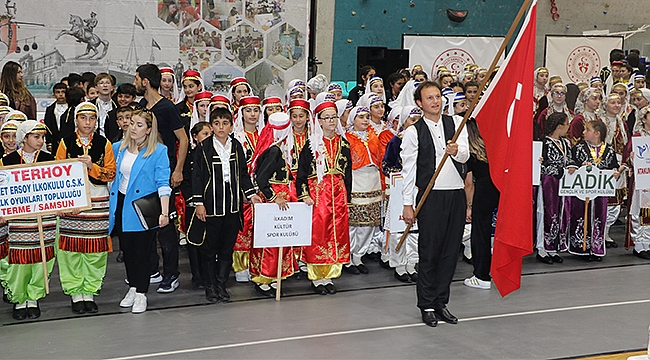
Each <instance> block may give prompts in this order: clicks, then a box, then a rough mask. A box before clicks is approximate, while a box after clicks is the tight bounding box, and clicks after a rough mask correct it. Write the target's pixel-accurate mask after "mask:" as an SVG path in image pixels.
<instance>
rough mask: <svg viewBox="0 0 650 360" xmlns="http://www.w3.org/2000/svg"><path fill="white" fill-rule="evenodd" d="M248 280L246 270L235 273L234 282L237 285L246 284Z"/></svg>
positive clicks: (248, 273)
mask: <svg viewBox="0 0 650 360" xmlns="http://www.w3.org/2000/svg"><path fill="white" fill-rule="evenodd" d="M250 279H251V275H250V272H249V271H248V269H246V270H243V271H240V272H236V273H235V281H237V282H238V283H247V282H249V281H250Z"/></svg>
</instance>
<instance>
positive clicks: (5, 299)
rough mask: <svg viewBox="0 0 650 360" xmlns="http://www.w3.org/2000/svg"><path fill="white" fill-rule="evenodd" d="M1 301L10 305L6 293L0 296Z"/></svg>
mask: <svg viewBox="0 0 650 360" xmlns="http://www.w3.org/2000/svg"><path fill="white" fill-rule="evenodd" d="M2 301H4V302H6V303H7V304H11V301H9V297H7V293H4V294H2Z"/></svg>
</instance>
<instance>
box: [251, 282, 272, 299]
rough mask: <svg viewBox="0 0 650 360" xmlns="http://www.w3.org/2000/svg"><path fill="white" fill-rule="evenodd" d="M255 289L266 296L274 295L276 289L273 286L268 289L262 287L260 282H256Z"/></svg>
mask: <svg viewBox="0 0 650 360" xmlns="http://www.w3.org/2000/svg"><path fill="white" fill-rule="evenodd" d="M255 291H257V293H258V294H260V295H262V296H266V297H274V296H275V294H274V291H273V288H271V287H269V289H268V290H264V289H262V288H261V287H260V286H259V285H258V284H255Z"/></svg>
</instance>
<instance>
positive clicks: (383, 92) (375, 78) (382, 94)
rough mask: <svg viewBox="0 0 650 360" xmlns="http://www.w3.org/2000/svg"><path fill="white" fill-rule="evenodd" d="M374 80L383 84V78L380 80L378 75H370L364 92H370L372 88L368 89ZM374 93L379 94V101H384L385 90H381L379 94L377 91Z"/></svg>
mask: <svg viewBox="0 0 650 360" xmlns="http://www.w3.org/2000/svg"><path fill="white" fill-rule="evenodd" d="M374 82H381V84H382V85H383V84H384V80H382V79H381V78H380V77H379V76H373V77H371V78H370V80H368V82H367V83H366V92H365V94H368V93H372V90H370V88H371V87H372V83H374ZM384 90H385V89H384ZM374 94H375V95H377V96H379V98H380V99H381V101H382V102H383V103H384V104H385V103H386V92H385V91H382V92H381V95H379V94H377V93H374Z"/></svg>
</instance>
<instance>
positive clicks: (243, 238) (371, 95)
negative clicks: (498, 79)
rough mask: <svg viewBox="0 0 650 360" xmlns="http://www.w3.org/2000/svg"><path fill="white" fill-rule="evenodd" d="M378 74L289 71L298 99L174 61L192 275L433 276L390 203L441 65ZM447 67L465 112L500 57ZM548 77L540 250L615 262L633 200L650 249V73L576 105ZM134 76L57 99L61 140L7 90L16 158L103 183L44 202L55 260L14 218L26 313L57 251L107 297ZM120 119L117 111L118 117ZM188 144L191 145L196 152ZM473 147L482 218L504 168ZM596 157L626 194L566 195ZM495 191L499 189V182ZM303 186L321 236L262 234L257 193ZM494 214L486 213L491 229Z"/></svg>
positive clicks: (220, 292) (639, 245)
mask: <svg viewBox="0 0 650 360" xmlns="http://www.w3.org/2000/svg"><path fill="white" fill-rule="evenodd" d="M612 65H614V66H618V65H620V64H618V63H617V62H614V63H612ZM371 70H373V71H374V69H371ZM605 73H607V72H605ZM368 74H369V75H368V76H367V78H366V79H365V81H366V83H365V86H360V89H359V90H358V91H357V92H356V93H355V94H356V95H358V100H357V101H356V102H355V103H354V104H353V103H352V102H351V101H349V100H345V99H342V89H341V88H340V86H339V85H337V84H335V83H332V84H330V85H329V86H325V87H324V89H325V91H323V92H321V93H316V92H315V91H314V89H313V88H314V87H315V86H313V85H312V87H310V86H309V85H308V83H307V82H305V81H302V80H299V79H295V80H292V81H290V82H288V83H287V87H286V92H285V96H284V97H283V98H280V97H273V96H269V97H266V98H264V99H261V98H260V97H258V96H255V95H254V94H253V90H252V88H251V86H250V85H249V84H248V81H247V80H246V78H243V77H239V78H235V79H233V80H232V82H231V84H230V85H231V86H230V89H229V91H228V93H227V94H213V93H211V92H209V91H207V90H206V89H205V88H204V82H203V79H202V77H201V73H199V72H197V71H194V70H188V71H186V72H184V73H183V74H182V79H181V84H182V89H178V88H177V87H176V78H175V76H176V74H174V72H173V70H172V69H170V68H161V69H160V78H161V81H160V88H159V89H158V91H159V93H160V95H161V96H162V97H163V98H167V99H169V100H171V101H173V102H174V103H175V107H176V110H177V111H178V114H179V116H180V119H181V120H182V123H183V126H184V131H185V133H186V135H187V138H188V139H189V140H190V146H189V147H188V150H187V154H186V156H183V157H181V156H179V155H178V154H176V155H177V156H178V158H179V159H181V158H182V159H184V164H183V176H182V178H183V181H182V182H180V185H179V186H178V187H176V188H175V193H176V195H177V196H176V199H175V200H173V204H174V207H175V208H176V211H177V212H178V213H179V215H180V216H179V220H180V221H179V222H178V223H177V225H178V230H179V231H180V232H181V234H182V235H183V236H184V237H185V238H186V239H187V243H188V256H189V260H190V267H191V271H192V284H193V286H194V287H195V288H203V289H204V290H205V295H206V299H207V300H208V301H209V302H227V301H229V300H230V294H229V292H228V291H227V287H226V284H227V282H228V280H229V277H230V272H231V270H232V271H233V272H234V274H235V280H236V281H237V282H242V283H245V282H252V283H253V284H254V286H255V289H256V291H257V292H258V293H259V294H261V295H263V296H268V297H274V296H276V295H277V294H276V292H277V288H278V286H277V283H276V280H277V279H278V278H282V279H285V278H288V277H290V276H294V275H297V276H299V277H306V278H308V279H309V280H310V281H311V288H312V290H313V291H314V292H315V293H317V294H322V295H326V294H335V293H336V292H337V288H336V286H335V285H334V279H336V278H338V277H340V276H341V274H342V272H344V271H345V272H347V273H349V274H353V275H359V274H367V273H368V272H369V269H368V267H367V266H366V264H364V262H368V261H373V260H374V261H378V262H379V263H380V264H381V265H382V267H384V268H387V269H392V270H393V273H394V276H395V278H397V279H398V280H399V281H403V282H418V279H419V275H418V270H417V269H418V262H419V254H418V232H417V226H415V227H414V228H413V229H412V230H411V232H410V233H409V234H408V236H406V237H405V243H404V246H402V247H401V248H400V250H399V251H397V250H396V244H397V242H398V240H399V239H400V238H401V236H402V233H400V232H398V231H395V232H392V231H391V226H390V221H389V219H390V218H391V214H390V212H391V211H390V207H389V202H390V198H391V191H393V194H394V191H399V190H396V189H393V187H394V186H395V183H394V182H393V181H391V179H392V178H395V177H396V176H397V177H399V175H400V173H401V172H402V164H403V161H402V160H403V157H402V149H403V148H404V144H402V138H403V134H404V131H405V130H406V129H407V128H409V127H410V126H411V125H414V124H416V123H417V121H418V120H419V119H420V118H421V117H422V116H423V113H422V109H421V106H418V105H419V104H417V103H416V101H415V99H414V93H415V92H416V89H417V87H418V84H420V81H418V80H416V79H419V78H416V75H417V76H419V77H422V76H425V77H426V76H427V74H425V73H424V72H422V71H421V70H418V71H414V72H413V73H412V74H408V73H407V74H401V75H399V76H403V78H404V80H405V81H404V82H403V83H404V85H403V87H402V88H401V89H399V91H396V90H395V88H394V87H392V86H393V84H392V83H391V84H390V86H391V88H390V93H389V94H388V96H387V93H386V92H385V88H384V84H383V80H382V79H381V78H379V77H376V76H373V75H372V74H371V73H370V72H368ZM431 75H432V78H433V80H434V81H437V82H439V83H441V84H442V83H444V86H440V89H441V101H442V102H443V103H442V109H441V110H442V114H444V115H448V116H451V117H454V119H455V120H457V119H458V117H459V116H463V115H464V114H465V111H466V110H467V108H468V106H467V105H468V104H469V102H470V101H472V100H473V99H474V97H475V96H480V93H481V91H480V84H481V82H482V81H483V80H484V79H485V78H486V77H488V74H487V69H484V68H480V67H478V66H476V65H470V66H467V67H466V68H465V70H464V71H463V72H461V74H459V75H451V72H449V71H448V70H447V69H445V68H444V67H441V68H439V69H438V71H437V73H436V74H431ZM399 76H398V75H396V76H394V77H393V78H394V79H398V78H399ZM534 76H535V79H536V87H535V91H534V102H535V104H536V106H535V114H534V125H535V137H536V138H537V140H540V141H542V142H543V148H542V157H541V158H540V162H541V165H542V178H541V185H540V186H539V187H538V189H537V191H536V193H535V194H536V195H535V201H536V204H537V214H538V216H537V228H536V235H535V241H534V242H535V247H536V249H537V251H538V252H537V259H538V260H539V261H541V262H544V263H547V264H552V263H560V262H562V261H563V260H562V258H561V257H560V256H559V253H560V252H564V251H568V252H569V253H571V254H575V255H579V256H581V257H583V258H584V259H587V260H590V261H600V260H601V258H602V257H603V256H604V255H605V249H606V248H607V247H616V246H617V245H616V243H615V242H614V241H613V240H611V238H610V236H609V229H610V227H611V226H612V225H613V224H614V222H615V221H616V219H617V218H618V217H619V214H620V208H621V205H626V206H627V208H628V216H627V229H628V231H627V232H626V233H627V235H626V240H625V246H626V248H627V247H634V251H633V253H634V254H635V255H637V256H639V257H641V258H644V259H650V205H649V204H650V202H649V201H648V199H646V197H647V196H646V192H647V191H644V190H635V188H634V171H631V169H633V164H632V161H631V159H632V147H631V140H630V139H631V137H632V136H647V135H648V134H650V115H648V113H650V90H648V89H646V88H645V82H644V81H643V82H642V81H635V79H636V76H635V75H634V74H631V75H630V78H629V79H627V80H626V79H623V78H616V79H615V81H613V82H611V84H609V86H608V87H609V88H610V89H609V92H607V91H606V88H607V86H606V85H605V84H606V83H608V79H602V78H594V79H592V80H591V81H590V83H589V84H578V86H579V87H580V88H581V91H580V94H579V96H578V100H577V102H576V105H575V106H574V108H575V111H574V110H571V109H569V106H568V105H567V102H566V94H567V87H566V86H565V85H564V84H563V83H562V79H561V78H559V77H558V76H552V77H549V74H548V70H547V69H545V68H539V69H537V70H536V72H535V75H534ZM102 79H106V78H102ZM102 79H100V81H99V82H100V83H101V80H102ZM609 80H611V79H609ZM395 81H397V80H395ZM424 81H427V80H426V79H425V80H424ZM485 81H486V82H487V81H489V80H487V79H486V80H485ZM104 82H106V83H107V84H105V85H106V87H107V88H110V84H109V83H108V82H107V81H104ZM628 83H629V86H628ZM113 85H114V84H113ZM427 86H428V85H427ZM436 86H438V85H436ZM118 90H119V89H118ZM55 91H56V89H55ZM102 91H103V92H102ZM102 91H100V93H102V94H103V93H106V94H107V95H110V92H107V91H106V90H102ZM123 91H124V93H125V94H126V95H129V96H130V97H129V98H128V99H126V100H125V101H124V104H123V103H122V101H120V104H119V105H120V106H119V107H117V104H115V103H113V106H108V105H110V101H111V100H110V98H109V97H105V98H104V97H103V98H101V99H100V100H102V101H95V102H87V101H84V102H81V103H79V104H77V105H75V106H74V107H73V108H70V109H68V110H65V114H68V113H70V112H72V115H71V116H69V115H65V114H64V110H63V107H61V109H59V107H58V105H59V104H63V102H65V100H64V101H63V102H61V101H57V107H56V108H54V107H53V110H52V111H53V112H52V113H53V114H57V118H56V122H55V123H52V122H50V124H55V125H54V126H56V127H57V128H58V129H57V130H61V128H62V125H63V122H61V121H67V120H65V119H74V129H75V130H74V131H72V132H70V131H69V133H61V134H60V136H58V137H57V138H56V140H55V141H52V142H49V143H48V141H46V140H47V139H48V138H50V137H51V136H52V131H51V129H49V128H48V126H46V125H45V124H43V123H41V122H38V121H35V120H31V119H27V116H25V115H24V114H22V113H20V112H17V111H13V110H12V109H11V108H9V107H8V101H7V99H6V96H4V97H3V96H1V95H0V117H1V118H3V125H2V128H1V129H0V135H1V138H2V144H3V151H4V156H3V158H2V159H1V160H0V165H1V166H8V165H18V164H31V163H35V162H41V161H50V160H55V159H56V160H62V159H78V161H80V162H82V163H83V164H84V165H86V166H87V168H88V183H89V184H88V186H89V187H90V189H91V198H92V209H90V210H85V211H62V212H59V213H57V214H54V215H47V216H43V217H42V221H41V222H42V227H43V235H44V243H45V252H44V254H45V259H42V257H41V249H40V245H39V238H38V234H39V233H38V231H37V230H36V229H37V228H38V223H37V219H36V218H19V219H10V220H5V219H2V226H0V259H1V260H0V281H2V286H3V288H4V291H5V293H4V299H5V301H6V302H10V303H12V304H13V306H14V310H13V317H14V318H15V319H19V320H20V319H25V318H31V319H34V318H38V317H39V316H40V308H39V304H38V300H40V299H42V298H43V297H44V296H45V282H46V281H47V279H49V276H50V272H51V271H52V268H53V264H54V261H55V260H56V259H58V264H59V266H58V269H59V272H60V279H61V286H62V288H63V292H64V293H65V294H67V295H69V296H70V298H71V307H72V311H73V312H74V313H94V312H97V311H98V308H97V304H96V303H95V300H94V296H97V295H98V294H99V291H100V290H101V286H102V283H103V278H104V275H105V273H106V261H107V254H108V252H110V251H112V244H111V239H110V237H109V207H110V205H111V204H110V198H109V192H110V189H111V182H112V181H113V180H114V179H115V177H116V172H118V171H120V169H117V168H116V159H115V156H114V154H113V149H114V146H112V144H111V142H110V141H109V140H107V136H109V135H110V137H111V140H116V141H119V140H120V139H121V138H122V137H123V136H125V135H123V134H126V131H127V129H128V127H129V125H130V124H132V120H131V112H132V111H133V110H135V108H134V106H133V104H132V103H131V102H132V101H134V100H135V93H134V92H133V93H129V91H126V90H123ZM118 92H119V91H118ZM356 95H355V96H356ZM118 99H120V98H119V97H118ZM387 99H389V100H387ZM57 100H59V99H57ZM107 104H108V105H107ZM129 104H131V105H129ZM123 105H124V106H123ZM154 105H155V104H154ZM107 106H108V108H106V107H107ZM63 115H65V116H63ZM111 121H114V122H116V124H109V122H111ZM471 121H472V120H470V122H471ZM51 126H52V125H51ZM66 126H69V125H66ZM179 127H180V125H179ZM420 128H423V129H424V128H426V127H422V126H420ZM57 133H58V132H57ZM445 135H447V134H445ZM48 148H49V149H51V150H50V151H47V150H48ZM182 148H183V147H182V146H181V147H179V151H184V150H181V149H182ZM469 152H470V153H471V159H470V163H472V162H474V163H478V164H484V165H485V166H483V165H480V166H478V167H477V166H476V165H473V166H470V170H472V169H474V171H475V172H477V174H476V175H477V176H476V177H475V176H474V175H472V173H470V175H469V176H468V177H467V178H465V179H464V182H465V184H466V185H465V187H466V193H467V207H466V208H467V218H466V221H467V222H472V224H474V221H473V219H472V213H471V210H472V203H473V202H474V200H476V201H481V200H480V198H481V196H482V195H484V194H482V193H480V192H481V191H482V190H481V189H486V187H484V185H485V184H487V183H483V182H481V186H477V187H476V191H479V193H476V194H474V193H473V191H474V190H473V189H474V187H473V186H472V184H473V183H474V179H476V183H477V185H478V183H479V181H478V174H479V173H480V174H482V175H480V176H486V175H487V174H488V171H486V170H487V157H486V154H485V148H484V145H482V139H480V134H478V129H477V127H476V126H475V125H474V124H473V126H470V131H469ZM51 153H53V155H52V154H51ZM472 159H473V160H472ZM583 165H587V166H592V167H596V168H599V169H612V170H614V171H615V172H614V174H615V177H616V179H617V187H618V189H617V194H616V196H614V197H610V198H602V197H599V198H596V199H592V200H591V201H589V202H584V201H581V200H579V199H577V198H573V197H560V196H558V186H559V181H560V178H561V177H562V176H563V174H564V172H565V171H568V172H573V171H575V169H576V168H577V167H580V166H583ZM481 166H483V167H481ZM459 173H460V174H461V176H463V175H462V172H460V171H459ZM172 178H174V176H173V175H172ZM481 179H482V180H481V181H483V180H485V179H483V178H481ZM172 180H173V179H172ZM170 184H171V182H170ZM470 188H471V189H472V190H471V192H468V191H469V189H470ZM492 188H494V187H493V186H492ZM493 192H496V199H498V191H497V190H496V189H493ZM403 194H405V196H409V199H403V201H404V203H408V204H413V203H414V199H411V198H410V197H414V194H413V191H405V192H404V193H403ZM142 195H144V194H142ZM298 201H301V202H304V203H306V204H307V205H310V206H313V210H312V238H311V245H310V246H304V247H285V248H283V249H282V252H280V251H279V249H278V248H257V247H254V246H253V244H254V242H255V239H254V238H253V233H254V232H253V227H254V220H253V207H254V204H256V203H275V204H277V206H278V207H279V209H281V210H286V209H287V208H288V207H290V206H291V205H290V203H292V202H298ZM493 202H494V201H493ZM475 205H476V204H475ZM495 206H496V202H495V204H492V205H490V206H489V209H488V208H486V207H484V209H482V213H481V214H482V215H481V217H484V218H485V219H481V220H480V221H479V220H477V221H476V224H477V225H476V227H477V230H476V231H477V233H478V232H480V234H482V235H480V236H481V237H486V238H487V241H483V240H481V241H480V243H481V244H482V245H481V246H482V247H485V246H487V247H488V249H487V250H486V249H483V248H481V249H478V248H477V249H474V246H473V245H472V246H473V247H472V253H474V254H475V257H478V255H476V254H483V255H480V257H481V258H480V259H475V272H474V274H475V276H474V277H473V278H471V279H467V280H466V281H465V284H466V285H468V286H470V287H475V288H481V289H489V288H490V277H489V270H488V269H489V256H490V255H489V246H490V245H489V244H490V242H489V236H490V235H489V233H490V231H489V227H490V224H491V221H490V220H489V219H488V217H490V218H491V214H492V212H493V210H494V209H493V208H494V207H495ZM585 207H586V208H587V209H586V210H585ZM483 210H485V211H483ZM585 214H586V217H585ZM163 215H164V216H167V215H168V214H162V215H161V216H163ZM476 215H477V216H478V212H477V214H476ZM480 224H483V225H484V226H483V225H482V226H480V228H479V227H478V225H480ZM477 236H478V235H477ZM472 239H475V237H474V235H473V236H472ZM486 244H487V245H486ZM466 246H468V247H469V244H466ZM477 246H478V245H477ZM485 257H487V258H488V260H487V262H486V261H485V259H484V258H485ZM215 259H216V261H215ZM43 260H45V264H46V267H45V269H46V272H47V273H45V272H44V267H43ZM279 262H281V263H282V266H281V268H280V274H278V265H279ZM479 264H483V265H479ZM479 267H480V268H481V269H479ZM127 270H128V269H127ZM152 279H153V277H152ZM177 279H178V275H177V274H176V275H173V276H172V279H171V280H170V281H172V283H171V285H173V286H172V287H171V290H170V291H166V290H164V289H163V291H160V289H159V292H171V291H173V290H174V289H175V288H176V287H177V286H178V282H177ZM152 281H153V280H152ZM127 295H128V294H127ZM280 295H281V294H280ZM125 299H126V297H125ZM145 308H146V305H145ZM142 311H144V310H142ZM134 312H135V311H134Z"/></svg>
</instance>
